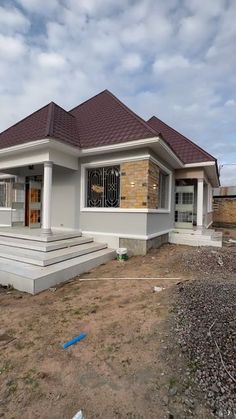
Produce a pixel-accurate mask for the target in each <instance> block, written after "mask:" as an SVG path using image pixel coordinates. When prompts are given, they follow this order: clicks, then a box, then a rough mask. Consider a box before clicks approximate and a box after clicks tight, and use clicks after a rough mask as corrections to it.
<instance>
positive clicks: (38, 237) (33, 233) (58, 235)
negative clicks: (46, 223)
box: [0, 227, 81, 242]
mask: <svg viewBox="0 0 236 419" xmlns="http://www.w3.org/2000/svg"><path fill="white" fill-rule="evenodd" d="M80 236H81V232H80V231H76V230H75V231H68V232H67V231H57V230H53V231H52V234H51V235H44V234H42V231H41V229H37V228H36V229H29V228H19V229H17V228H7V227H3V228H1V230H0V237H13V238H18V239H24V240H33V241H38V242H53V241H58V240H66V239H72V238H75V237H80Z"/></svg>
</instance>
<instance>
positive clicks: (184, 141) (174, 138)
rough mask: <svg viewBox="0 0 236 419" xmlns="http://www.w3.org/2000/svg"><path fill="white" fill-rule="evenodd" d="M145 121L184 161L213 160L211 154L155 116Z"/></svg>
mask: <svg viewBox="0 0 236 419" xmlns="http://www.w3.org/2000/svg"><path fill="white" fill-rule="evenodd" d="M147 123H148V124H149V125H150V126H151V127H152V128H154V129H155V130H156V131H158V132H159V133H161V134H162V136H163V138H164V140H165V141H166V143H167V144H168V145H169V146H170V147H171V148H172V150H173V151H174V152H175V154H176V155H177V156H178V157H179V158H180V159H181V160H182V161H183V162H184V163H200V162H205V161H215V158H214V157H213V156H211V154H209V153H207V152H206V151H205V150H203V149H202V148H201V147H199V146H198V145H197V144H195V143H193V142H192V141H191V140H189V139H188V138H187V137H185V136H184V135H182V134H180V133H179V132H178V131H176V130H175V129H173V128H171V127H170V126H169V125H167V124H165V122H163V121H161V120H160V119H158V118H157V117H156V116H153V117H152V118H150V119H149V120H148V121H147Z"/></svg>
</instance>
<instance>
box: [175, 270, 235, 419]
mask: <svg viewBox="0 0 236 419" xmlns="http://www.w3.org/2000/svg"><path fill="white" fill-rule="evenodd" d="M218 269H219V265H218ZM235 301H236V283H235V281H233V280H216V279H213V278H212V279H206V278H204V279H202V280H196V281H191V282H188V283H184V284H180V285H179V287H178V298H177V304H176V314H175V316H176V324H175V333H176V337H177V341H178V343H179V345H180V348H181V350H182V352H183V353H184V354H185V356H186V357H187V358H188V365H189V374H192V376H193V381H194V382H195V384H196V385H197V386H198V388H200V390H201V391H202V392H203V395H204V397H205V399H206V401H207V403H208V405H209V406H210V407H211V409H212V412H213V414H214V417H217V418H221V417H222V418H226V417H227V418H230V419H233V418H235V417H236V357H235V345H236V305H235Z"/></svg>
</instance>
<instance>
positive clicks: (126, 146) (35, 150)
mask: <svg viewBox="0 0 236 419" xmlns="http://www.w3.org/2000/svg"><path fill="white" fill-rule="evenodd" d="M144 147H145V148H149V149H150V150H152V151H153V152H154V153H155V154H156V155H157V156H158V157H159V158H160V159H162V160H163V161H165V162H166V163H168V164H169V166H170V167H171V168H173V169H183V168H194V167H195V168H196V167H202V168H204V170H205V173H206V175H207V177H208V179H209V181H210V182H211V184H212V186H213V187H218V186H219V185H220V183H219V176H218V168H217V161H208V162H199V163H188V164H184V163H183V162H182V161H181V160H180V159H179V158H178V157H177V156H176V154H175V153H174V152H173V150H172V149H171V148H170V147H169V146H168V145H167V144H166V142H165V141H164V140H163V139H162V137H161V136H156V137H152V138H144V139H140V140H134V141H127V142H124V143H118V144H113V145H105V146H101V147H92V148H86V149H85V148H84V149H81V148H78V147H74V146H72V145H69V144H66V143H64V142H62V141H58V140H56V139H53V138H44V139H42V140H36V141H31V142H28V143H24V144H19V145H16V146H12V147H6V148H3V149H0V171H3V170H4V169H7V168H10V167H17V166H19V165H28V164H36V163H40V162H42V161H46V160H50V159H51V160H55V164H58V165H62V166H65V167H68V168H71V169H74V170H76V169H77V168H78V158H80V157H87V156H95V155H101V154H107V153H111V152H115V151H125V150H137V149H141V148H144ZM45 151H47V153H46V154H45V153H44V152H45ZM53 153H54V154H53ZM31 155H32V156H34V157H33V159H32V163H30V161H31V160H30V157H29V158H28V157H27V156H31ZM62 156H63V158H62ZM17 157H19V161H18V163H16V162H15V160H16V159H17ZM66 158H67V160H66Z"/></svg>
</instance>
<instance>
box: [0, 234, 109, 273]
mask: <svg viewBox="0 0 236 419" xmlns="http://www.w3.org/2000/svg"><path fill="white" fill-rule="evenodd" d="M86 241H87V240H86V239H85V243H84V244H75V245H73V246H72V247H64V248H59V249H56V250H51V251H46V252H44V251H38V250H31V249H30V248H29V247H28V248H27V251H26V250H25V249H24V248H20V247H11V248H10V247H9V246H6V245H0V257H1V258H6V259H10V260H14V261H18V262H24V263H28V264H31V265H37V266H43V267H45V266H49V265H53V264H55V263H58V262H62V261H65V260H68V259H73V258H75V257H78V256H82V255H85V254H87V253H92V252H96V251H98V250H102V249H106V248H107V245H106V244H103V243H94V242H86ZM90 241H91V240H90Z"/></svg>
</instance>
